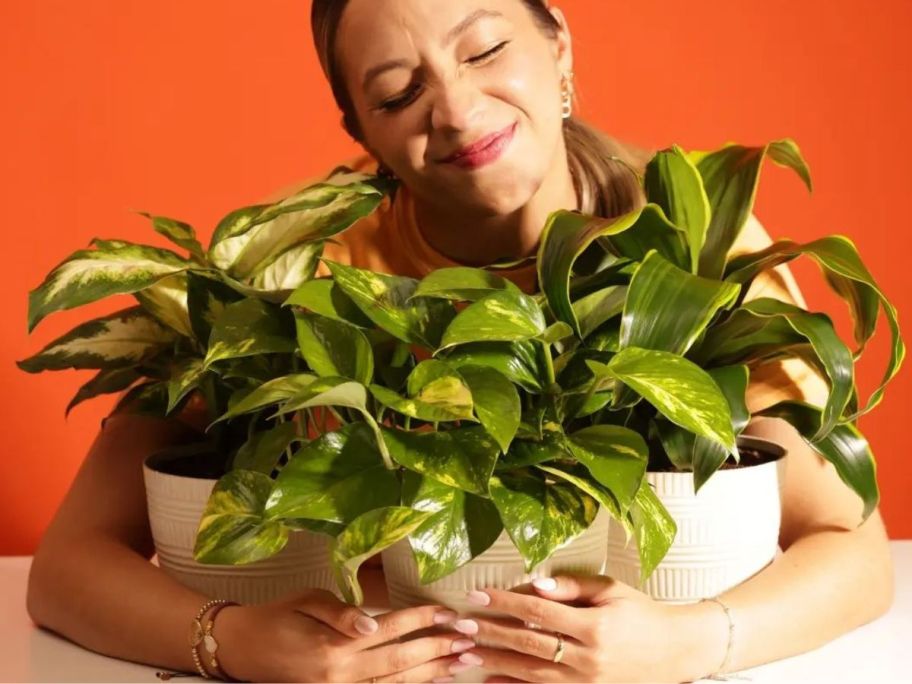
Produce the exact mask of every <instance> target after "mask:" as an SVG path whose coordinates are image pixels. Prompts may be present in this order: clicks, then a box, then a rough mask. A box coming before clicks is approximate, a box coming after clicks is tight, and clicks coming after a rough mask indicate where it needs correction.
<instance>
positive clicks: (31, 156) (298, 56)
mask: <svg viewBox="0 0 912 684" xmlns="http://www.w3.org/2000/svg"><path fill="white" fill-rule="evenodd" d="M557 4H558V5H559V6H561V7H563V8H564V10H565V12H566V14H567V16H568V19H569V21H570V26H571V30H572V32H573V35H574V43H575V54H576V68H575V72H576V74H577V85H578V88H579V90H580V94H581V98H582V112H581V114H582V115H583V116H584V117H586V118H588V119H590V120H591V121H593V122H594V123H596V124H598V125H599V126H600V127H602V128H603V129H604V130H607V131H608V132H610V133H612V134H614V135H616V136H618V137H620V138H622V139H626V140H630V141H633V142H638V143H641V144H644V145H650V146H653V147H664V146H667V145H670V144H671V143H672V142H676V143H678V144H680V145H682V146H684V147H685V148H694V149H706V148H711V147H716V146H719V145H721V144H723V143H724V142H726V141H728V140H734V141H738V142H742V143H747V144H762V143H764V142H767V141H770V140H774V139H778V138H781V137H786V136H788V137H792V138H794V139H795V140H796V141H797V142H798V144H799V145H800V146H801V149H802V151H803V152H804V154H805V156H806V158H807V160H808V162H809V164H810V166H811V171H812V175H813V178H814V182H815V186H816V190H815V193H814V194H813V196H808V195H807V193H806V192H805V191H804V190H803V189H802V186H801V183H800V182H799V181H798V179H797V177H793V175H792V173H791V172H790V171H786V170H784V169H781V168H779V167H776V166H774V165H772V164H768V165H767V167H766V169H765V170H764V172H763V177H762V183H761V189H760V193H759V198H758V204H757V208H756V213H757V215H758V216H759V218H760V220H761V221H762V222H763V223H764V225H766V227H767V229H768V230H769V231H770V232H771V233H772V234H773V235H774V236H778V237H791V238H795V239H798V240H809V239H812V238H814V237H818V236H821V235H824V234H827V233H834V232H841V233H845V234H847V235H849V236H850V237H852V238H853V239H854V240H855V241H856V243H857V244H858V246H859V249H860V250H861V253H862V256H863V257H864V258H865V260H866V262H867V263H868V265H869V266H870V268H871V270H872V271H873V272H874V274H875V275H876V277H877V278H878V279H879V280H880V283H881V285H882V286H883V289H884V290H885V291H886V292H887V293H888V295H889V296H891V297H892V298H893V301H894V302H896V304H897V305H898V306H899V308H900V311H901V312H902V313H904V314H905V316H904V320H905V321H906V322H907V323H908V320H909V316H912V313H910V312H912V296H910V292H912V288H910V287H909V285H910V277H909V273H910V270H912V266H910V265H909V263H908V260H909V257H910V254H912V237H910V231H909V227H910V222H909V218H908V217H909V209H908V197H909V192H910V188H912V170H910V169H912V165H910V163H909V159H910V154H909V145H910V143H909V139H910V138H909V131H908V126H909V124H910V122H912V97H910V87H909V74H910V73H912V51H910V47H909V44H910V38H912V37H910V35H909V34H910V32H909V27H910V26H912V3H910V2H908V0H878V1H877V2H870V3H858V2H855V1H854V0H830V1H828V2H824V1H823V0H811V1H809V2H794V1H793V0H767V1H766V2H763V3H749V2H731V0H704V1H703V2H699V3H684V2H668V0H637V2H614V1H608V0H563V2H561V1H560V0H557ZM308 17H309V2H306V1H305V0H268V1H264V2H248V1H244V0H231V1H226V0H194V1H193V2H186V0H156V1H155V2H149V1H148V0H79V2H73V1H72V0H4V2H3V3H2V7H0V36H2V40H0V51H2V59H0V65H2V66H0V70H2V71H0V79H2V80H0V86H2V92H3V102H4V104H3V107H2V108H0V136H2V141H0V142H2V148H0V174H2V178H0V188H2V190H0V192H3V202H2V212H3V214H4V216H5V219H4V220H3V229H4V236H5V250H4V253H5V255H6V256H5V258H4V259H3V262H2V263H3V273H4V276H3V278H4V281H5V285H4V287H3V288H2V290H0V297H2V306H0V311H2V312H3V313H2V317H0V332H2V334H0V345H2V346H0V416H2V425H3V442H4V446H3V447H2V449H3V452H4V454H5V455H4V457H3V459H2V463H0V521H2V524H0V553H2V554H28V553H31V552H32V551H33V549H34V548H35V545H36V544H37V541H38V539H39V538H40V535H41V533H42V531H43V530H44V528H45V526H46V525H47V523H48V522H49V520H50V518H51V516H52V515H53V512H54V510H55V508H56V506H57V504H58V503H59V501H60V500H61V498H62V496H63V494H64V493H65V491H66V489H67V487H68V485H69V483H70V481H71V480H72V478H73V476H74V474H75V472H76V469H77V468H78V466H79V464H80V461H81V459H82V457H83V455H84V454H85V452H86V449H87V447H88V445H89V442H90V440H91V438H92V436H93V434H94V432H95V430H96V429H97V427H98V424H99V421H100V419H101V418H102V416H103V415H104V414H105V413H106V412H107V411H108V410H109V409H110V407H111V402H110V401H107V400H96V401H94V402H91V403H90V404H86V405H83V406H81V407H79V408H77V409H76V410H75V411H74V412H73V413H72V414H71V416H70V418H69V420H67V421H65V420H64V417H63V411H64V407H65V406H66V404H67V402H68V401H69V399H70V397H71V396H72V395H73V393H74V392H75V391H76V389H77V388H78V387H79V385H80V384H81V383H82V382H84V381H85V380H86V379H88V377H89V374H88V373H85V374H83V373H76V372H69V373H46V374H44V375H39V376H29V375H26V374H25V373H22V372H20V371H19V370H18V369H17V368H16V367H15V365H14V364H13V361H14V360H15V359H21V358H24V357H26V356H27V355H29V354H30V353H34V352H35V351H37V350H38V349H39V348H40V346H42V345H43V344H44V343H46V342H48V341H50V340H51V339H52V338H53V337H55V336H57V335H59V334H61V333H63V332H65V331H66V330H68V329H69V328H70V327H72V326H73V325H74V324H75V323H76V322H78V321H81V320H84V319H85V317H86V316H87V314H89V313H91V314H93V315H96V314H100V313H102V312H104V311H107V310H111V309H112V308H113V306H112V305H111V304H107V305H105V306H104V307H98V306H96V307H93V308H91V309H90V310H83V311H79V310H77V311H75V312H66V313H63V314H58V315H57V316H54V317H52V318H51V320H49V321H47V322H45V323H44V324H42V325H41V326H40V327H39V328H38V330H37V331H36V333H35V334H34V335H33V336H32V337H31V338H29V337H28V336H27V335H26V303H27V292H28V290H29V289H31V288H33V287H35V286H36V285H37V284H38V283H39V282H40V281H41V279H42V277H43V276H44V274H45V273H47V272H48V271H49V270H50V269H51V268H52V267H53V266H55V265H56V264H57V263H58V262H59V261H60V260H62V259H63V258H64V257H65V256H66V255H68V254H69V253H71V252H72V251H74V250H76V249H79V248H82V247H84V246H85V245H87V243H88V242H89V240H90V239H91V238H93V237H95V236H99V237H108V238H110V237H120V238H126V239H133V240H144V241H149V240H150V237H149V236H150V234H151V232H152V231H151V229H150V228H149V227H148V226H147V224H146V222H145V220H144V219H142V218H141V217H138V216H136V215H134V214H132V213H130V212H131V210H147V211H152V212H155V213H159V214H164V215H167V216H172V217H175V218H180V219H183V220H186V221H189V222H191V223H193V224H194V225H196V226H197V227H198V229H199V230H200V232H201V233H202V234H203V235H204V236H205V237H206V238H208V236H209V234H210V232H211V228H212V226H213V225H214V223H215V222H216V221H217V220H218V219H219V218H220V217H221V216H222V215H223V214H224V213H226V212H227V211H228V210H229V209H232V208H235V207H238V206H241V205H243V204H246V203H252V202H255V201H259V200H261V199H262V198H263V197H264V196H267V195H269V194H270V193H272V192H274V191H275V190H276V189H277V188H281V187H285V186H287V185H289V184H292V183H294V182H295V181H296V180H298V179H301V178H306V177H309V176H312V175H314V174H316V173H319V172H321V171H324V170H328V169H329V168H330V167H331V166H332V164H334V163H335V162H336V161H338V160H340V159H343V158H345V157H347V156H349V155H352V154H354V153H355V152H356V151H357V148H356V147H355V146H354V145H353V144H352V143H351V142H350V141H349V140H348V139H347V138H346V136H345V134H344V133H343V132H342V130H341V128H340V127H339V125H338V120H339V115H338V113H337V111H336V109H335V107H334V104H333V102H332V99H331V96H330V92H329V88H328V87H327V85H326V84H325V83H324V82H323V80H322V75H321V73H320V70H319V67H318V64H317V60H316V57H315V55H314V53H313V49H312V47H311V43H310V34H309V23H308ZM155 237H157V236H155ZM151 241H152V242H155V243H158V242H159V241H158V240H155V239H154V237H153V238H152V239H151ZM796 271H797V274H798V277H799V281H800V283H801V284H802V287H803V288H804V290H805V292H806V294H807V296H808V298H809V300H810V303H811V305H812V306H815V305H816V306H827V307H830V308H829V309H828V310H832V311H834V312H837V311H838V312H839V314H840V316H841V314H842V308H841V307H837V302H836V301H835V300H834V299H833V298H832V297H831V296H830V295H829V294H828V293H827V292H826V289H825V286H824V285H823V284H822V282H821V279H820V278H819V276H818V275H817V273H816V268H815V267H813V266H812V265H809V264H807V265H802V266H799V267H797V268H796ZM118 304H121V305H122V304H123V303H122V302H119V303H118ZM844 318H845V317H844V316H842V317H841V318H839V320H840V322H841V323H842V324H844V323H845V320H844ZM876 341H878V342H879V344H875V345H874V347H875V349H873V350H872V351H871V352H869V353H868V354H866V357H865V359H864V361H863V368H862V371H861V381H862V386H863V388H867V389H870V387H871V383H872V381H873V379H874V378H875V373H876V372H877V371H878V369H879V368H880V364H881V363H882V362H883V360H884V354H883V349H884V347H885V344H884V339H883V334H881V335H879V339H878V340H876ZM891 389H892V391H891V392H888V393H887V398H886V401H885V402H884V404H882V405H881V407H880V408H879V409H878V410H877V411H875V412H874V414H873V415H871V416H870V417H867V418H865V419H863V421H862V426H861V427H862V429H863V430H864V431H865V432H866V433H867V435H868V437H869V439H870V441H871V442H872V444H873V447H874V452H875V455H876V456H877V458H878V461H879V470H878V474H879V478H880V484H881V487H882V492H883V504H882V507H883V511H884V514H885V517H886V520H887V524H888V528H889V532H890V535H891V537H893V538H906V537H912V510H910V507H909V505H908V504H907V503H906V501H907V498H906V497H908V496H909V492H910V491H912V459H909V458H908V457H907V454H906V453H905V450H906V448H908V446H907V445H906V443H905V440H904V439H903V435H906V436H908V433H903V432H901V430H900V427H901V426H902V425H903V424H904V421H905V420H908V417H906V418H903V416H907V415H908V414H907V411H906V406H905V402H906V401H907V400H908V399H909V397H910V389H912V372H910V371H909V370H908V369H907V370H905V371H904V372H903V373H902V374H901V375H900V376H899V378H898V380H897V382H895V383H894V385H893V387H892V388H891ZM907 427H908V426H907Z"/></svg>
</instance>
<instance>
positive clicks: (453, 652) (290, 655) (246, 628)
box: [214, 590, 475, 682]
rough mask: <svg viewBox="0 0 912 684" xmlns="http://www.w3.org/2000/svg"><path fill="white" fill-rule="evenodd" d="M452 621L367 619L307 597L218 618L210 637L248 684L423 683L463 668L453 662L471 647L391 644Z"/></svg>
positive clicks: (226, 664) (432, 614) (428, 609)
mask: <svg viewBox="0 0 912 684" xmlns="http://www.w3.org/2000/svg"><path fill="white" fill-rule="evenodd" d="M455 618H456V614H455V613H453V612H452V611H448V610H444V609H443V608H441V607H439V606H420V607H417V608H407V609H405V610H399V611H394V612H391V613H387V614H385V615H380V616H377V618H376V620H375V619H374V618H371V617H368V616H367V615H365V614H364V613H363V612H362V611H360V610H359V609H357V608H355V607H353V606H349V605H347V604H345V603H342V602H341V601H339V600H338V599H337V598H336V597H335V596H333V595H332V594H331V593H329V592H327V591H322V590H313V591H309V592H307V593H306V594H304V595H302V596H299V597H295V598H294V599H291V600H283V601H278V602H274V603H270V604H266V605H262V606H229V607H228V608H225V609H223V610H222V612H221V613H220V614H219V618H218V620H217V622H216V625H215V629H214V635H215V637H216V639H218V640H219V651H218V653H219V664H220V665H221V666H222V668H223V669H224V671H225V672H226V673H227V674H228V675H229V676H231V677H233V678H235V679H241V680H245V681H253V682H361V681H366V682H371V681H374V682H393V681H395V682H430V681H432V680H436V679H439V678H448V677H449V675H450V674H451V671H450V667H451V666H455V669H454V671H456V672H458V671H459V670H460V669H465V668H467V667H469V666H468V665H464V664H462V663H458V662H457V659H458V654H459V653H461V652H463V651H466V650H468V649H470V648H472V647H473V646H474V645H475V644H474V642H473V641H472V640H471V639H467V638H466V637H464V636H461V635H460V634H456V633H451V634H433V635H431V636H420V637H417V638H414V639H412V640H408V641H402V642H398V641H397V640H398V639H399V638H401V637H403V636H406V635H407V634H410V633H412V632H415V631H418V630H422V629H427V628H432V627H435V626H439V625H445V624H448V623H450V622H452V621H453V620H455Z"/></svg>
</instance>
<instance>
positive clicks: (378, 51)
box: [336, 0, 572, 215]
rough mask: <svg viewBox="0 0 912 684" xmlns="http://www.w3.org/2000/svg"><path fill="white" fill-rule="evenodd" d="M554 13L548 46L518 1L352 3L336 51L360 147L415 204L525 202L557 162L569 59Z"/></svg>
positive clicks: (507, 206)
mask: <svg viewBox="0 0 912 684" xmlns="http://www.w3.org/2000/svg"><path fill="white" fill-rule="evenodd" d="M552 12H553V13H554V15H555V17H556V18H557V19H558V21H560V22H561V25H562V30H561V31H560V33H559V35H558V37H557V38H556V39H552V38H549V37H548V36H547V35H546V34H545V33H544V32H543V31H542V29H541V28H539V26H538V25H537V24H536V23H535V21H534V19H533V17H532V15H531V14H530V12H529V11H528V10H527V9H526V7H525V6H524V4H523V3H522V2H521V1H520V0H350V2H349V4H348V7H347V8H346V10H345V12H344V14H343V17H342V21H341V24H340V26H339V33H338V35H337V38H336V45H337V50H338V53H337V57H338V59H339V60H340V65H341V68H342V72H343V75H344V78H345V80H346V83H347V85H348V92H349V93H350V97H351V100H352V102H353V104H354V107H355V111H356V114H357V117H358V121H359V122H360V125H361V132H362V140H361V142H362V143H363V144H364V146H365V147H366V148H367V149H368V150H369V151H370V152H371V153H372V154H373V155H374V156H375V157H377V158H378V159H380V160H381V161H383V162H384V163H385V164H386V165H387V166H388V167H389V168H390V169H392V171H393V172H394V173H395V174H396V175H397V176H398V177H399V178H400V179H401V180H402V181H403V182H404V183H405V184H406V185H407V186H408V187H409V189H410V190H411V191H412V192H413V193H414V194H415V195H416V196H417V197H419V198H421V199H422V200H423V201H425V202H429V203H432V204H437V205H440V206H443V205H450V206H452V203H453V202H454V201H457V202H459V203H460V204H462V205H464V206H465V208H466V209H467V210H469V211H475V212H478V213H481V214H485V215H491V214H502V215H506V214H509V213H512V212H513V211H516V210H517V209H519V208H520V207H522V206H523V205H525V204H526V202H528V201H529V199H530V198H531V197H532V195H533V194H534V193H535V192H536V191H537V190H538V188H539V186H540V185H541V184H542V182H543V181H544V180H545V178H546V176H547V175H548V174H549V173H555V168H556V167H557V166H558V165H557V163H556V162H557V161H559V160H560V159H561V157H560V156H559V155H561V154H563V155H564V159H566V153H565V148H564V145H563V136H562V117H561V75H562V74H564V73H566V72H569V71H570V70H571V69H572V56H571V52H570V40H569V34H568V32H567V31H566V29H565V23H564V19H563V16H562V15H561V13H560V11H559V10H555V9H552ZM499 132H504V135H503V136H502V137H500V138H499V139H495V142H494V144H493V145H491V146H489V147H488V148H487V149H486V150H483V151H476V152H475V153H474V154H467V155H466V154H463V155H462V156H461V157H458V153H459V152H460V151H462V152H465V151H466V150H465V148H466V147H468V146H471V145H472V144H473V143H479V142H480V143H481V146H483V145H484V142H485V141H484V139H485V138H486V137H488V136H492V135H494V134H497V133H499ZM454 155H457V157H458V158H454ZM564 164H566V162H564ZM557 172H559V170H558V171H557Z"/></svg>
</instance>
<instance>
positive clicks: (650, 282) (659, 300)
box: [620, 252, 740, 354]
mask: <svg viewBox="0 0 912 684" xmlns="http://www.w3.org/2000/svg"><path fill="white" fill-rule="evenodd" d="M739 291H740V288H739V287H738V286H737V285H736V284H733V283H726V282H722V281H718V280H709V279H708V278H700V277H698V276H695V275H691V274H690V273H687V272H686V271H682V270H681V269H679V268H677V267H676V266H674V265H673V264H670V263H669V262H668V261H666V260H665V259H663V258H662V256H661V255H659V254H658V253H657V252H651V253H650V254H649V255H647V257H646V259H645V260H644V261H643V262H642V263H641V264H640V266H639V267H638V268H637V270H636V272H635V273H634V274H633V279H632V280H631V281H630V287H629V288H628V290H627V301H626V303H625V305H624V315H623V318H622V320H621V337H620V345H621V348H622V349H623V348H625V347H640V348H642V349H656V350H659V351H667V352H672V353H674V354H683V353H685V352H686V351H687V350H688V349H690V347H691V345H693V343H694V342H695V341H696V339H697V338H698V337H699V335H700V334H701V333H702V332H703V331H704V330H706V327H707V326H708V325H709V323H710V321H711V320H712V319H713V316H715V315H716V314H717V313H718V312H719V311H720V310H723V309H727V308H728V307H730V306H731V305H732V304H734V303H735V300H736V298H737V296H738V292H739Z"/></svg>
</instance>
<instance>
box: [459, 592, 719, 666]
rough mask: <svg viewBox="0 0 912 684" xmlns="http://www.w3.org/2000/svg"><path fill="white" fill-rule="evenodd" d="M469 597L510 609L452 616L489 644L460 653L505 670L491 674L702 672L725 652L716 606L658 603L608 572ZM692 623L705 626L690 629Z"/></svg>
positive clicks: (472, 660) (494, 607)
mask: <svg viewBox="0 0 912 684" xmlns="http://www.w3.org/2000/svg"><path fill="white" fill-rule="evenodd" d="M469 601H470V602H472V603H475V604H477V605H482V606H486V607H487V608H489V609H490V610H492V611H495V612H497V613H505V614H507V615H509V616H511V617H510V618H481V617H476V618H472V619H471V620H460V621H459V622H458V623H456V628H457V629H458V630H459V631H461V632H463V633H464V634H468V635H471V636H475V635H477V637H478V640H479V641H482V642H485V643H486V644H488V645H490V647H485V648H481V647H479V648H475V649H473V650H472V651H471V652H470V653H466V654H465V655H464V656H462V660H463V662H466V663H471V664H475V665H482V666H483V667H484V668H485V669H486V670H488V671H490V672H494V673H498V674H501V675H506V676H507V677H508V678H510V679H506V680H504V679H500V680H489V681H516V680H518V681H527V682H544V681H547V682H581V681H586V682H642V681H649V682H680V681H685V680H690V679H696V678H699V677H700V676H703V675H705V674H707V673H708V672H710V671H711V670H712V667H713V665H712V664H710V665H708V666H706V665H705V662H707V661H710V660H712V662H713V663H714V664H715V663H719V662H721V661H722V658H723V656H724V649H725V644H726V641H725V639H726V638H727V621H726V619H725V616H724V614H723V613H722V612H721V611H716V612H715V613H714V612H713V611H712V608H713V606H711V605H710V606H707V605H706V604H703V605H699V606H678V605H671V604H663V603H660V602H658V601H655V600H653V599H652V598H650V597H649V596H647V595H646V594H644V593H642V592H640V591H637V590H636V589H634V588H632V587H630V586H628V585H626V584H624V583H622V582H617V581H615V580H613V579H611V578H609V577H604V576H593V577H588V576H561V577H555V578H543V579H539V580H536V581H535V582H534V583H533V584H532V585H523V586H521V587H517V588H516V589H514V590H513V591H500V590H495V589H489V590H486V591H483V592H471V593H470V594H469ZM571 604H572V605H571ZM514 618H515V619H514ZM694 618H698V619H699V622H696V621H695V620H694ZM698 624H699V625H700V628H701V629H703V627H704V625H705V627H706V628H707V629H708V630H709V633H708V634H707V633H702V634H695V632H696V631H698V630H697V629H695V628H696V627H697V625H698ZM530 625H532V626H534V627H535V628H530ZM557 634H560V635H561V639H562V640H563V656H562V658H561V660H560V662H559V663H555V662H554V658H555V655H556V653H557V650H558V637H557ZM707 645H709V647H707ZM717 650H718V653H716V651H717ZM707 651H711V652H707ZM716 656H718V660H713V659H714V658H716ZM479 659H480V661H481V662H479ZM704 668H705V670H706V671H705V672H704V671H701V670H702V669H704Z"/></svg>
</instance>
